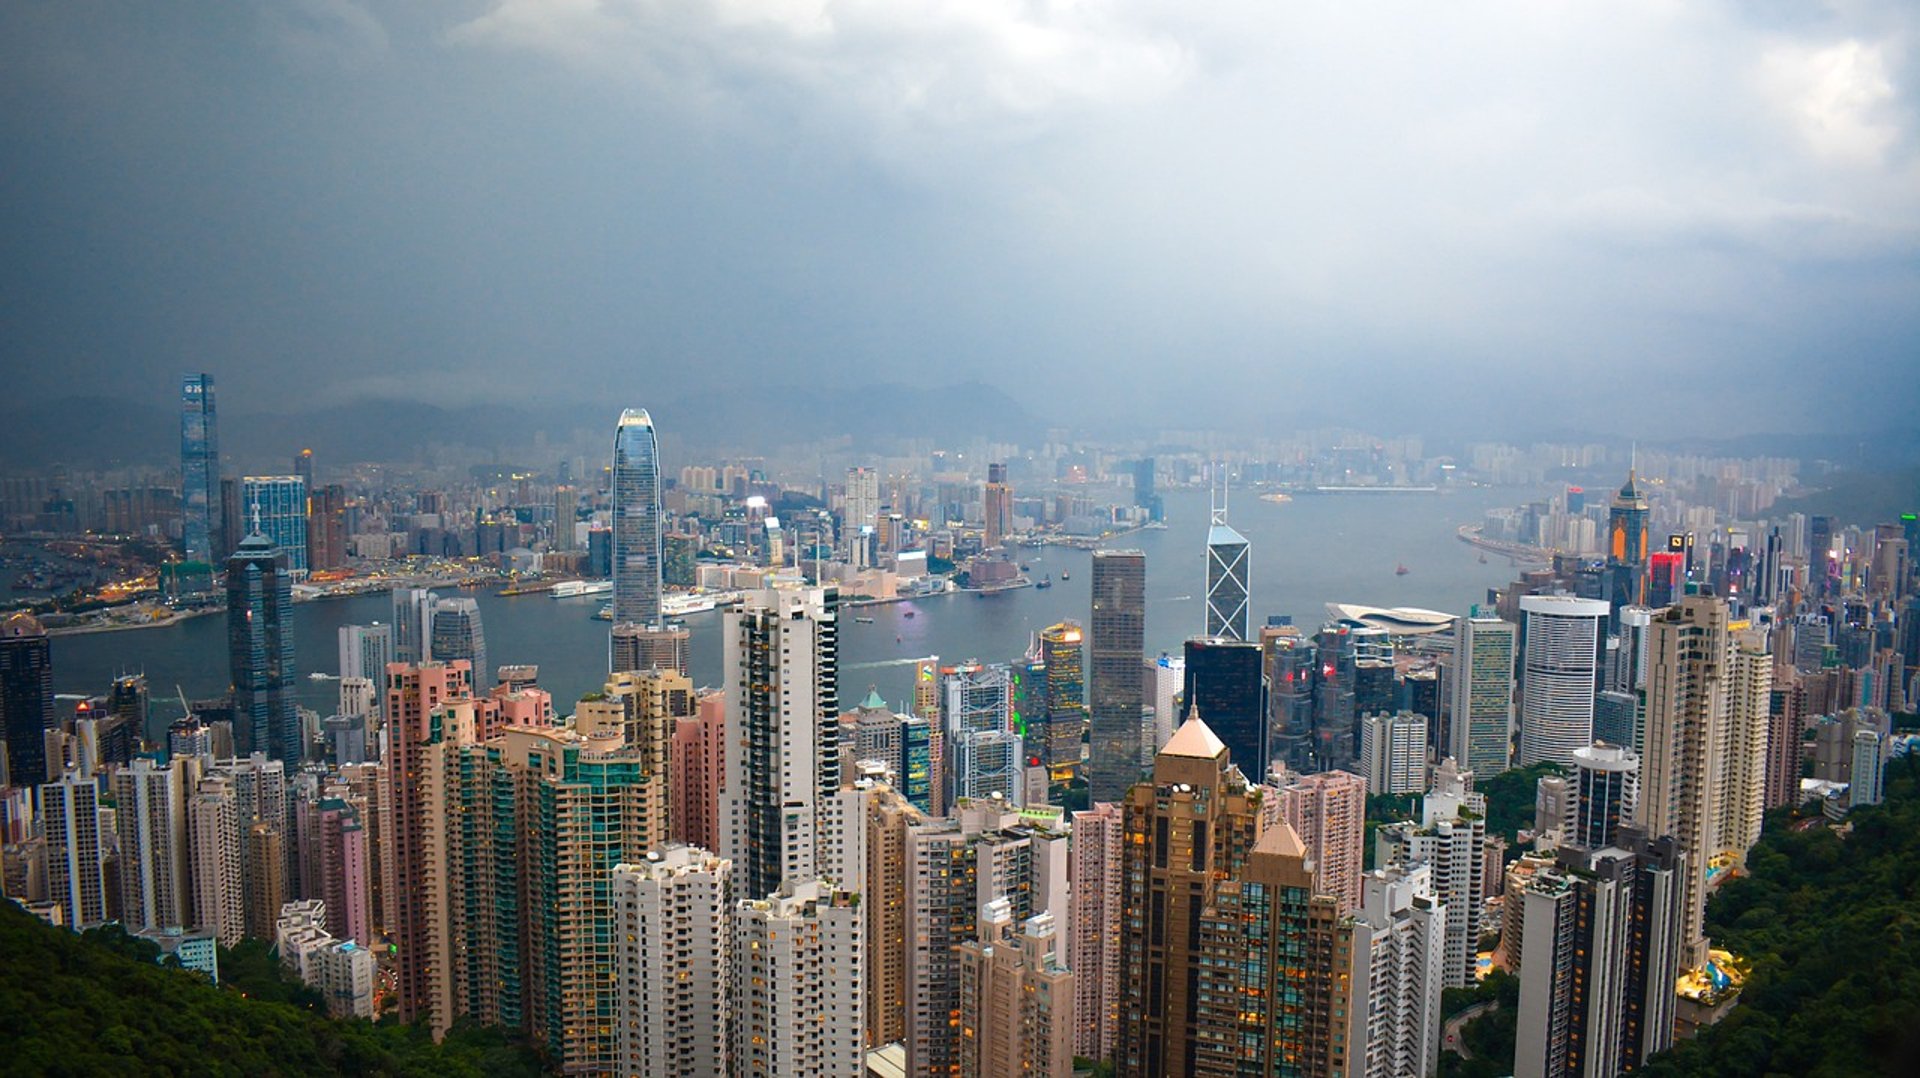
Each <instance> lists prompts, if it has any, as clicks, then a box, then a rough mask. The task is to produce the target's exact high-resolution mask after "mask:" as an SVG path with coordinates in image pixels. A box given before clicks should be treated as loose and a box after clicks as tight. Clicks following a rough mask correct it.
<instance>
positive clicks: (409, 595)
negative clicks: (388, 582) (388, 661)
mask: <svg viewBox="0 0 1920 1078" xmlns="http://www.w3.org/2000/svg"><path fill="white" fill-rule="evenodd" d="M392 599H393V660H392V661H393V662H397V663H423V662H426V661H427V660H428V659H429V658H431V657H432V644H431V641H432V640H433V604H434V594H433V593H432V592H431V591H428V590H427V589H425V588H395V589H393V593H392ZM368 676H370V677H373V678H374V679H375V680H384V678H385V672H384V668H383V669H382V673H381V674H379V675H368Z"/></svg>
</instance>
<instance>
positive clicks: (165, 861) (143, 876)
mask: <svg viewBox="0 0 1920 1078" xmlns="http://www.w3.org/2000/svg"><path fill="white" fill-rule="evenodd" d="M186 774H187V767H186V765H185V764H184V763H182V764H177V765H175V766H173V767H162V766H158V765H156V764H155V763H154V762H153V761H152V760H149V759H146V758H144V757H143V758H141V759H137V760H135V761H133V763H132V764H131V765H129V766H127V767H122V768H118V769H116V770H115V771H114V773H113V780H112V788H113V799H114V804H115V811H114V825H115V828H116V830H117V831H118V832H119V838H120V907H121V909H120V920H121V921H122V922H124V923H125V924H126V926H127V928H128V930H129V931H139V930H141V929H147V928H186V927H190V924H189V922H190V921H191V919H192V917H193V910H192V908H191V907H192V903H191V901H190V900H189V899H190V896H191V892H190V891H189V890H188V887H187V880H188V876H187V867H188V864H187V799H186V790H185V788H184V786H183V780H184V778H185V776H186Z"/></svg>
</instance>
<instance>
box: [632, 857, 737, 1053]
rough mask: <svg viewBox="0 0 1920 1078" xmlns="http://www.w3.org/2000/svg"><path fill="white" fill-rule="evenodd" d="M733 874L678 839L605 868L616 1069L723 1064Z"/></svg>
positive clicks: (720, 861) (728, 1001)
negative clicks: (613, 945)
mask: <svg viewBox="0 0 1920 1078" xmlns="http://www.w3.org/2000/svg"><path fill="white" fill-rule="evenodd" d="M732 879H733V866H731V865H729V864H728V863H727V861H726V859H725V858H721V857H716V856H714V855H713V854H711V853H708V852H707V851H705V850H702V849H698V848H695V847H690V846H681V845H670V846H667V847H666V848H665V849H663V850H660V851H658V852H656V853H649V854H648V855H647V857H646V859H645V860H640V861H634V862H632V863H630V864H623V865H619V866H618V867H616V868H615V869H614V870H613V933H614V938H615V939H619V940H624V941H626V942H625V943H624V945H622V946H621V947H619V948H618V950H617V956H616V958H615V969H616V978H617V990H616V997H617V999H618V1001H619V1014H618V1017H617V1019H616V1021H615V1023H614V1026H615V1030H616V1032H615V1050H616V1056H617V1058H616V1059H615V1061H614V1063H613V1068H614V1069H617V1070H618V1071H619V1073H621V1074H716V1075H717V1074H725V1073H727V1052H728V1034H729V1028H728V1018H729V1016H730V1014H731V1012H732V984H731V976H732V972H733V971H732V962H733V954H732V946H733V940H732V938H731V937H732V929H733V918H732V909H733V897H732V890H733V888H732ZM749 987H751V986H749ZM762 990H763V991H764V990H765V989H764V988H762Z"/></svg>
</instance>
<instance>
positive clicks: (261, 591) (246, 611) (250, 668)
mask: <svg viewBox="0 0 1920 1078" xmlns="http://www.w3.org/2000/svg"><path fill="white" fill-rule="evenodd" d="M227 663H228V669H229V670H230V671H231V672H232V675H233V726H234V734H235V736H236V737H243V738H245V739H246V741H247V744H246V746H245V751H250V752H264V753H266V754H267V755H268V756H271V757H273V758H274V759H276V760H287V761H292V762H294V763H296V764H297V763H298V762H299V761H300V759H301V757H302V756H303V755H304V753H303V752H302V748H303V746H302V745H301V743H300V715H299V712H298V711H297V710H296V709H295V707H294V695H293V693H294V669H293V574H292V572H291V570H290V568H289V566H288V562H287V552H286V551H284V550H282V549H280V548H279V547H277V546H275V545H274V543H273V541H272V540H270V539H268V538H267V537H266V536H264V535H261V534H259V533H258V532H256V533H254V534H252V535H249V536H247V537H246V538H245V539H243V540H241V542H240V546H239V548H238V549H236V550H235V551H234V552H233V557H231V558H229V559H227Z"/></svg>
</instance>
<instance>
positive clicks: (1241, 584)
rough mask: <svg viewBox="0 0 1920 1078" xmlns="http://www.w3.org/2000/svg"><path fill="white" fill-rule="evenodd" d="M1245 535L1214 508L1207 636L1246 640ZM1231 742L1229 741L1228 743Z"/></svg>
mask: <svg viewBox="0 0 1920 1078" xmlns="http://www.w3.org/2000/svg"><path fill="white" fill-rule="evenodd" d="M1251 571H1252V566H1251V565H1250V564H1249V553H1248V547H1247V537H1246V536H1244V535H1241V534H1240V533H1239V532H1237V531H1234V530H1233V529H1232V528H1231V527H1228V525H1227V509H1226V507H1225V506H1218V507H1216V508H1215V509H1214V510H1213V523H1212V524H1211V525H1210V526H1209V527H1208V528H1207V635H1208V636H1210V637H1220V638H1224V639H1227V640H1240V641H1245V640H1248V639H1250V637H1249V636H1248V635H1247V614H1248V601H1249V591H1248V588H1247V583H1248V580H1249V579H1250V578H1249V574H1250V573H1251ZM1229 744H1231V743H1229Z"/></svg>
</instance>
